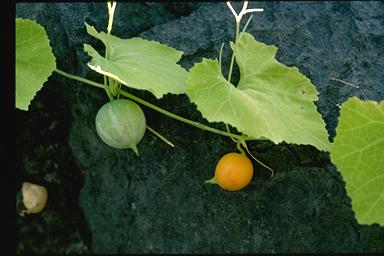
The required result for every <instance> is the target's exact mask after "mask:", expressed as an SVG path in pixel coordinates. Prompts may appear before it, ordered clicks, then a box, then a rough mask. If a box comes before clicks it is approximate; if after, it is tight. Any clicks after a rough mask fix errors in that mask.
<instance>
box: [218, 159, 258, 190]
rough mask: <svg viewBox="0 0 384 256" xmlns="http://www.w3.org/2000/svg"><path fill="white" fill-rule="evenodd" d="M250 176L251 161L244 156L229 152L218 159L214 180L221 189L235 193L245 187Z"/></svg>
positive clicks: (251, 171)
mask: <svg viewBox="0 0 384 256" xmlns="http://www.w3.org/2000/svg"><path fill="white" fill-rule="evenodd" d="M252 176H253V165H252V162H251V160H250V159H249V158H248V157H247V156H245V155H242V154H240V153H235V152H231V153H228V154H225V155H224V156H223V157H221V158H220V160H219V162H218V163H217V165H216V170H215V177H214V179H215V180H216V182H217V184H218V185H219V186H220V187H221V188H223V189H225V190H229V191H237V190H240V189H242V188H244V187H245V186H247V185H248V183H249V182H250V181H251V179H252Z"/></svg>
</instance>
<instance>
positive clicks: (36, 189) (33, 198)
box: [21, 182, 48, 214]
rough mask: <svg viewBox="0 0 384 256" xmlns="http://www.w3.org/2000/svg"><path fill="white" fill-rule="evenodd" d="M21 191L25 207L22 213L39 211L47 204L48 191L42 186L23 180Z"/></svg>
mask: <svg viewBox="0 0 384 256" xmlns="http://www.w3.org/2000/svg"><path fill="white" fill-rule="evenodd" d="M21 192H22V196H23V204H24V207H25V209H24V210H23V212H22V213H26V214H31V213H39V212H41V211H42V210H43V209H44V207H45V205H46V204H47V199H48V192H47V189H46V188H45V187H43V186H40V185H37V184H33V183H30V182H23V185H22V188H21Z"/></svg>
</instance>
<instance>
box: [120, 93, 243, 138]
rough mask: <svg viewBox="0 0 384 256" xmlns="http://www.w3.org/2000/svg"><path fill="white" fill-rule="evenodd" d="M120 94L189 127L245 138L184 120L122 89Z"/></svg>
mask: <svg viewBox="0 0 384 256" xmlns="http://www.w3.org/2000/svg"><path fill="white" fill-rule="evenodd" d="M119 93H120V94H121V95H123V96H125V97H127V98H128V99H131V100H134V101H136V102H138V103H140V104H142V105H144V106H147V107H149V108H152V109H153V110H156V111H157V112H159V113H161V114H163V115H166V116H169V117H171V118H173V119H176V120H178V121H181V122H184V123H186V124H189V125H192V126H194V127H197V128H200V129H202V130H205V131H209V132H212V133H216V134H219V135H223V136H227V137H231V138H235V139H242V138H243V136H242V135H237V134H233V133H229V132H225V131H222V130H218V129H215V128H212V127H209V126H206V125H203V124H201V123H199V122H195V121H192V120H189V119H187V118H184V117H181V116H178V115H176V114H173V113H171V112H169V111H167V110H164V109H162V108H159V107H158V106H155V105H153V104H151V103H149V102H147V101H145V100H143V99H140V98H139V97H136V96H134V95H132V94H130V93H128V92H126V91H123V90H121V89H120V91H119Z"/></svg>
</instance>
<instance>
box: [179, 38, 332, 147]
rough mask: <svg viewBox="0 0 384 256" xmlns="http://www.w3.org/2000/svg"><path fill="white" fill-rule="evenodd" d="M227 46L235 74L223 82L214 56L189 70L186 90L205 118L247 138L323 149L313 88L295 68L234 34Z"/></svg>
mask: <svg viewBox="0 0 384 256" xmlns="http://www.w3.org/2000/svg"><path fill="white" fill-rule="evenodd" d="M231 47H232V49H233V51H234V53H235V57H236V62H237V64H238V66H239V69H240V74H241V78H240V81H239V84H238V86H237V87H235V86H234V85H232V84H231V83H229V82H227V81H226V80H225V78H224V77H223V75H222V73H221V68H220V67H219V63H218V61H217V60H207V59H204V60H203V61H202V62H201V63H199V64H196V65H195V66H194V67H193V68H192V69H191V70H190V73H189V77H188V81H187V82H188V88H187V92H186V93H187V95H188V97H189V98H190V99H191V101H192V102H194V103H195V104H196V105H197V108H198V110H199V111H200V112H201V113H202V114H203V116H204V117H205V118H206V119H207V120H208V121H210V122H225V123H227V124H230V125H232V126H234V127H236V128H237V129H238V130H239V131H240V132H242V133H244V134H246V135H248V136H249V137H251V139H269V140H271V141H273V142H275V143H280V142H282V141H285V142H287V143H295V144H310V145H313V146H315V147H317V148H318V149H320V150H325V151H327V150H328V149H329V141H328V134H327V131H326V129H325V124H324V121H323V119H322V118H321V115H320V114H319V113H318V112H317V110H316V106H315V104H314V101H315V100H317V91H316V88H315V86H314V85H312V84H311V82H310V81H309V79H308V78H306V77H305V76H304V75H302V74H301V73H300V72H299V70H298V69H297V68H294V67H287V66H285V65H283V64H281V63H279V62H278V61H277V60H276V59H275V55H276V51H277V48H276V47H274V46H267V45H265V44H263V43H260V42H257V41H256V40H255V39H254V38H253V36H252V35H250V34H248V33H242V34H240V39H239V40H238V43H237V44H236V45H234V44H233V43H231Z"/></svg>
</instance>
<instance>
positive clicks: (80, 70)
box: [16, 2, 384, 253]
mask: <svg viewBox="0 0 384 256" xmlns="http://www.w3.org/2000/svg"><path fill="white" fill-rule="evenodd" d="M235 6H236V7H237V9H239V8H240V7H241V6H240V5H239V4H236V5H235ZM252 7H255V8H256V7H263V8H264V9H265V11H264V12H263V13H258V14H255V15H254V17H253V19H252V21H251V23H250V25H249V27H248V30H247V31H248V32H249V33H251V34H253V35H254V36H255V38H256V39H257V40H259V41H261V42H264V43H266V44H274V45H275V46H277V47H278V48H279V50H278V53H277V58H278V59H279V60H280V61H281V62H283V63H285V64H286V65H288V66H297V67H298V68H299V70H300V71H301V72H302V73H303V74H305V75H306V76H308V77H309V78H310V79H311V81H312V82H313V84H315V85H316V86H317V88H318V91H319V93H320V94H319V101H318V108H319V112H320V113H321V114H322V115H323V117H324V119H325V121H326V123H327V129H328V132H329V134H330V137H331V138H332V137H333V136H334V135H335V127H336V125H337V117H338V107H337V104H340V103H342V102H344V101H345V100H346V99H347V98H348V97H349V96H352V95H357V96H359V97H361V98H364V99H374V100H382V99H383V98H384V97H383V92H384V90H383V85H382V81H383V80H384V73H383V72H382V70H384V58H383V56H384V3H383V2H304V3H298V2H251V3H250V8H252ZM16 12H17V15H16V16H17V17H23V18H27V17H28V18H31V19H36V20H37V21H38V22H39V23H40V24H41V25H43V26H45V28H46V30H47V32H48V36H49V37H50V39H51V44H52V46H53V50H54V54H55V56H56V58H57V63H58V67H59V68H61V69H63V70H65V71H68V72H71V73H75V74H78V75H80V76H87V77H88V78H90V79H93V80H95V81H100V78H99V77H98V76H96V75H95V74H94V73H93V72H91V71H89V69H88V68H87V67H86V65H85V63H86V61H87V56H86V54H85V53H83V51H82V44H83V43H91V44H92V45H94V46H95V47H96V48H97V47H98V48H97V49H99V50H102V48H101V45H100V43H98V42H97V41H96V40H95V39H93V38H91V37H90V36H88V35H87V34H86V32H85V28H84V26H83V21H87V22H88V23H89V24H91V25H94V26H95V27H96V28H97V29H98V30H105V27H106V23H107V15H106V14H107V11H106V6H105V4H103V3H98V4H91V3H90V4H85V3H71V4H41V3H39V4H37V3H34V4H17V8H16ZM246 18H247V17H246ZM246 18H245V19H244V21H243V23H245V21H246ZM234 32H235V31H234V18H233V17H232V16H231V13H230V11H229V9H228V8H227V7H226V5H225V3H200V4H199V5H193V4H189V3H183V4H176V3H148V4H145V3H126V4H118V7H117V9H116V14H115V23H114V28H113V34H115V35H117V36H120V37H122V38H128V37H132V36H138V35H139V36H141V37H144V38H147V39H152V40H157V41H160V42H162V43H165V44H167V45H169V46H172V47H175V48H177V49H179V50H182V51H184V53H185V55H184V56H183V59H182V60H181V64H182V65H183V66H184V67H185V68H187V69H189V68H190V67H192V66H193V64H194V63H196V62H199V61H201V59H202V58H203V57H205V58H216V57H218V52H219V49H220V46H221V44H222V43H224V42H225V43H227V42H228V41H229V40H232V38H233V36H234ZM224 49H225V50H224V52H223V65H224V66H228V63H229V59H230V51H229V48H228V45H226V46H225V48H224ZM224 72H227V71H226V70H225V69H224ZM235 77H236V75H235ZM331 77H336V78H339V79H343V80H345V81H348V82H350V83H353V84H356V85H358V86H359V88H355V87H352V86H348V85H345V84H342V83H339V82H336V81H331V80H330V78H331ZM237 78H238V75H237ZM132 92H134V94H135V95H137V96H139V97H142V98H144V99H146V100H147V101H149V102H152V103H154V104H156V105H158V106H160V107H162V108H165V109H167V110H170V111H171V112H174V113H176V114H180V115H182V116H185V117H188V118H190V119H192V120H196V121H199V122H202V123H206V122H205V121H204V119H203V118H202V117H201V115H200V113H199V112H198V111H196V108H195V106H194V105H193V104H190V102H189V100H188V98H187V97H186V96H175V95H167V96H165V97H164V98H163V99H161V100H155V99H154V97H153V96H151V95H150V94H149V93H146V92H142V91H139V92H137V91H133V90H132ZM106 100H107V98H106V96H105V93H104V92H102V91H100V90H98V89H94V88H88V87H87V86H84V85H82V84H80V83H76V82H73V81H69V80H68V79H66V78H62V77H60V76H59V75H54V76H53V77H51V78H50V80H49V81H48V83H47V85H46V86H45V87H44V88H43V89H42V90H41V91H40V92H39V94H38V95H37V97H36V99H35V100H34V102H33V103H32V109H31V110H30V112H28V113H27V114H25V113H19V114H18V116H17V118H19V119H20V120H22V121H24V122H27V120H28V119H31V118H32V119H33V116H35V115H39V114H42V113H47V115H50V114H51V115H52V116H53V117H45V118H46V119H48V120H49V121H51V120H56V121H57V122H58V124H59V125H58V127H62V128H61V129H53V131H52V132H50V133H48V135H47V134H39V135H34V134H32V135H31V136H37V138H43V139H46V138H47V137H48V138H51V139H52V140H53V141H55V139H54V138H56V137H55V136H61V135H62V136H63V137H60V138H57V139H56V140H59V141H60V145H61V146H62V147H63V149H62V151H63V152H65V154H64V156H59V155H58V154H48V153H46V154H45V156H47V157H53V160H52V159H51V160H52V161H65V159H67V158H68V159H70V160H67V162H69V163H70V162H71V161H74V162H75V163H76V166H74V164H73V166H72V165H70V164H68V165H69V167H70V168H72V169H71V171H70V173H72V174H73V175H76V176H75V177H77V178H78V180H77V182H79V183H77V184H76V185H75V186H73V187H71V186H69V185H68V183H69V184H70V185H71V182H73V180H68V179H65V175H64V172H57V173H58V176H59V179H60V180H61V178H62V179H63V182H60V183H58V184H55V185H52V182H51V183H50V182H49V180H47V178H46V177H45V176H44V175H43V174H44V173H38V175H40V179H42V180H43V181H44V182H47V183H48V185H49V183H50V184H51V186H52V187H54V188H55V189H57V190H60V191H64V192H65V193H62V194H65V196H63V198H64V199H65V198H71V199H70V200H69V199H67V200H69V201H70V202H72V204H74V203H75V202H76V203H77V199H78V196H79V205H80V206H81V210H82V213H83V214H84V217H85V220H86V224H87V225H85V223H84V222H83V218H82V214H81V212H80V210H79V209H76V207H75V206H74V207H73V209H74V211H75V212H76V214H74V213H71V212H65V211H62V209H63V208H64V207H65V204H62V205H61V208H60V207H57V208H54V207H53V208H51V210H50V208H49V207H52V206H50V203H51V202H52V200H51V201H49V204H48V207H47V212H45V213H44V214H45V215H44V214H42V215H41V216H38V217H28V219H21V218H18V224H19V229H18V233H19V236H20V238H19V245H18V248H19V251H21V252H29V251H32V252H43V251H45V252H47V251H51V252H55V253H58V252H61V251H65V249H68V248H79V246H78V247H75V246H73V245H74V244H75V245H76V244H81V245H82V246H81V249H77V250H78V251H77V252H78V253H81V252H95V253H117V252H120V253H124V252H127V253H139V252H160V253H167V252H174V253H177V252H181V253H188V252H189V253H213V252H215V253H220V252H251V253H256V252H383V251H384V228H382V227H379V226H377V225H370V226H365V225H359V224H357V222H356V220H355V218H354V214H353V211H352V209H351V202H350V199H349V198H348V196H347V195H346V192H345V189H344V185H345V184H344V182H343V181H342V177H341V176H340V173H339V172H338V171H337V170H336V169H335V167H334V166H333V165H332V164H331V163H330V161H329V157H328V155H327V154H326V153H322V152H318V151H317V150H316V149H314V148H313V147H310V146H295V145H286V144H281V145H273V144H272V143H270V142H266V141H259V142H252V143H250V144H249V147H250V150H251V151H252V153H254V154H255V155H256V156H257V157H258V158H259V159H261V160H262V161H263V162H265V163H267V164H269V165H270V166H271V167H272V168H274V169H275V170H276V172H277V174H276V175H275V176H274V177H273V178H269V177H268V171H267V170H266V169H264V168H262V167H260V166H258V165H256V163H255V166H256V168H257V169H256V173H255V176H254V179H253V181H252V184H251V185H249V186H248V187H246V188H245V189H244V190H241V191H239V192H226V191H223V190H221V189H220V188H218V187H217V186H210V185H204V184H203V181H204V180H206V179H208V178H210V177H211V176H212V175H213V170H214V166H215V164H216V161H217V159H218V158H219V157H220V156H221V155H223V154H225V153H227V152H229V151H233V150H236V147H235V145H234V144H233V142H232V141H231V140H229V139H227V138H222V137H220V136H216V135H214V134H210V133H208V132H204V131H202V130H199V129H196V128H193V127H190V126H188V125H186V124H183V123H180V122H178V121H175V120H172V119H169V118H167V117H164V116H162V115H161V114H159V113H157V112H154V111H152V110H150V109H148V108H143V109H144V111H145V113H146V117H147V120H148V125H149V126H151V127H152V128H154V129H155V130H157V131H159V132H160V133H161V134H162V135H164V136H165V137H166V138H168V139H169V140H171V141H172V142H173V143H174V144H175V148H171V147H169V146H168V145H166V144H165V143H163V142H162V141H161V140H160V139H158V138H157V137H155V136H154V135H153V134H151V133H148V132H147V134H146V135H145V137H144V138H143V140H142V141H141V143H140V144H139V146H138V148H139V151H140V156H139V157H137V156H136V155H135V154H134V153H133V152H132V151H130V150H114V149H111V148H109V147H108V146H106V145H105V144H103V142H101V140H100V139H99V138H98V136H97V134H96V131H95V127H94V117H95V114H96V112H97V110H98V108H99V107H100V106H102V105H103V103H105V102H106ZM39 102H43V107H42V108H38V107H36V106H37V105H38V103H39ZM45 102H48V103H45ZM60 102H64V103H63V104H59V106H56V105H58V103H60ZM45 105H46V106H45ZM70 114H71V116H70V117H69V115H70ZM27 116H28V117H27ZM35 119H36V121H33V122H35V123H37V127H43V126H44V125H46V124H44V123H39V120H40V119H42V117H39V116H38V117H37V118H35ZM20 122H21V121H20ZM210 125H211V126H214V127H218V128H221V129H223V125H222V124H210ZM69 126H71V128H70V131H69V145H70V149H69V148H68V144H66V142H67V141H66V139H67V137H68V127H69ZM24 129H26V126H25V125H24V126H20V128H18V133H20V134H26V131H25V130H24ZM21 138H23V137H21ZM29 139H30V140H32V141H33V139H36V137H35V138H29ZM19 141H20V142H19V144H20V145H21V147H26V148H25V150H24V151H21V153H20V158H22V159H25V158H27V157H30V158H31V156H29V154H30V152H28V150H30V149H31V148H32V149H35V148H36V147H38V145H39V143H38V142H37V143H36V142H34V143H30V144H28V143H27V142H28V138H25V139H19ZM44 145H45V144H44ZM43 152H45V151H43ZM70 152H71V154H70ZM43 155H44V153H43ZM63 159H64V160H63ZM33 161H34V162H37V166H40V167H41V172H44V171H45V172H48V170H49V166H48V167H47V166H45V165H44V162H42V160H41V159H38V158H37V157H36V156H33V157H32V160H31V159H29V160H28V161H22V167H21V168H22V169H23V171H25V172H27V173H29V175H31V176H33V177H35V176H36V175H37V174H34V173H31V169H33V168H29V167H28V164H29V163H30V162H33ZM34 169H38V168H34ZM83 175H84V176H83ZM83 179H84V183H83V184H80V183H82V180H83ZM80 181H81V182H80ZM81 186H82V189H81V192H80V195H79V189H80V187H81ZM70 188H71V189H70ZM66 193H67V194H66ZM63 201H64V202H66V201H65V200H63ZM49 214H51V215H52V216H56V215H57V216H59V217H57V219H56V220H55V221H56V222H55V221H51V222H49V221H48V217H47V215H49ZM55 214H56V215H55ZM36 219H39V220H38V221H40V222H38V221H37V220H36ZM51 219H52V218H51ZM66 220H72V221H78V222H76V223H78V226H76V224H73V225H72V226H68V228H66V229H65V228H64V229H63V231H62V232H64V234H66V236H67V237H71V235H73V234H77V233H79V234H80V235H77V236H73V237H72V238H69V239H67V240H64V239H63V238H62V237H61V236H57V237H58V238H57V239H56V244H55V245H56V247H54V246H52V242H51V241H52V240H49V239H50V238H49V237H46V236H43V235H41V236H40V240H39V239H37V238H35V239H34V238H28V235H29V234H31V233H33V232H34V231H36V230H39V228H40V230H41V225H47V227H45V228H46V229H48V230H52V229H53V227H55V226H54V225H53V224H55V223H56V225H59V226H64V225H65V223H66V222H65V221H66ZM41 222H43V223H41ZM47 223H48V224H47ZM52 223H53V224H52ZM83 225H84V226H85V227H83ZM64 227H66V226H64ZM88 229H89V230H88ZM41 233H43V232H41ZM44 239H45V240H44ZM60 239H61V240H60ZM42 240H43V241H42ZM57 241H59V242H61V244H62V248H59V246H58V245H57V244H59V242H57ZM71 245H72V247H71ZM86 245H87V246H86ZM34 246H35V247H34ZM38 247H43V248H38ZM39 250H40V251H39ZM73 251H76V249H73Z"/></svg>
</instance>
